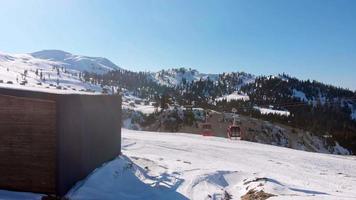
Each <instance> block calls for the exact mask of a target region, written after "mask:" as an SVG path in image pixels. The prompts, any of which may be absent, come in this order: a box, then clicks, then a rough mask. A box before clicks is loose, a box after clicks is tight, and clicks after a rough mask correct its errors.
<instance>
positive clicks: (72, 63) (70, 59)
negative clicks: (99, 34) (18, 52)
mask: <svg viewBox="0 0 356 200" xmlns="http://www.w3.org/2000/svg"><path fill="white" fill-rule="evenodd" d="M30 55H31V56H33V57H35V58H39V59H44V60H50V61H55V62H59V63H62V64H63V65H64V66H65V67H68V68H70V69H74V70H78V71H89V72H94V73H99V74H102V73H106V72H108V71H110V70H119V69H120V67H118V66H117V65H115V64H114V63H113V62H111V61H110V60H109V59H107V58H102V57H89V56H79V55H73V54H71V53H68V52H65V51H61V50H43V51H38V52H34V53H31V54H30Z"/></svg>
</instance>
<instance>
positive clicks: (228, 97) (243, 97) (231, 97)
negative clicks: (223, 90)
mask: <svg viewBox="0 0 356 200" xmlns="http://www.w3.org/2000/svg"><path fill="white" fill-rule="evenodd" d="M222 100H226V101H227V102H230V101H232V100H242V101H249V100H250V97H249V96H248V95H246V94H239V93H238V92H233V93H231V94H229V95H224V96H222V97H219V98H216V101H222Z"/></svg>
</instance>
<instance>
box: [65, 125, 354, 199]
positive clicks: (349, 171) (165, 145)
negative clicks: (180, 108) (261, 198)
mask: <svg viewBox="0 0 356 200" xmlns="http://www.w3.org/2000/svg"><path fill="white" fill-rule="evenodd" d="M122 147H123V155H122V156H120V157H119V158H117V159H115V160H113V161H111V162H109V163H107V164H106V165H104V166H103V167H101V168H99V169H98V170H96V171H95V172H94V173H93V174H92V175H90V176H89V177H88V178H87V179H86V180H85V181H83V182H82V183H79V184H77V187H74V188H73V189H72V190H71V191H70V192H69V193H68V197H70V198H71V199H75V200H81V199H83V200H84V199H85V200H87V199H108V200H110V199H112V200H114V199H157V200H158V199H182V200H183V199H206V200H208V199H216V200H218V199H240V197H241V196H244V195H245V198H246V199H254V198H252V197H251V196H253V194H255V195H257V194H260V193H258V192H259V191H264V192H265V193H268V194H272V195H274V196H273V197H271V198H270V199H271V200H272V199H283V200H285V199H310V200H311V199H340V200H342V199H354V198H356V192H355V191H356V188H355V183H356V179H355V178H356V177H355V176H354V175H355V174H356V171H355V170H356V162H355V161H356V160H355V157H345V156H335V155H327V154H319V153H308V152H303V151H296V150H292V149H288V148H282V147H275V146H270V145H263V144H256V143H251V142H245V141H231V140H227V139H224V138H214V137H202V136H198V135H191V134H184V133H175V134H172V133H154V132H140V131H131V130H126V129H123V146H122ZM249 191H250V198H247V196H246V193H248V192H249ZM253 191H254V192H253ZM228 197H231V198H228Z"/></svg>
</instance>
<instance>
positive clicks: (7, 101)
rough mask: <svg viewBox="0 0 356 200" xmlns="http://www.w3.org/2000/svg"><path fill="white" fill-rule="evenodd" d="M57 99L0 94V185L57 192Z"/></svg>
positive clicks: (6, 187) (42, 191) (17, 188)
mask: <svg viewBox="0 0 356 200" xmlns="http://www.w3.org/2000/svg"><path fill="white" fill-rule="evenodd" d="M55 179H56V102H55V101H50V100H41V99H34V98H24V97H15V96H8V95H0V188H3V189H4V188H5V189H10V190H19V191H31V192H41V193H44V192H45V193H55V192H56V180H55Z"/></svg>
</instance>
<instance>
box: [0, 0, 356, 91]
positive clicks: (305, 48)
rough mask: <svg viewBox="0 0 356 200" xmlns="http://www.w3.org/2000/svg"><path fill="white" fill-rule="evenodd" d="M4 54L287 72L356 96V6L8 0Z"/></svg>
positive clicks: (339, 2) (289, 1) (345, 2)
mask: <svg viewBox="0 0 356 200" xmlns="http://www.w3.org/2000/svg"><path fill="white" fill-rule="evenodd" d="M0 27H1V28H0V51H3V52H10V53H24V52H33V51H38V50H43V49H61V50H65V51H68V52H71V53H74V54H79V55H88V56H102V57H107V58H109V59H110V60H112V61H113V62H114V63H116V64H117V65H119V66H121V67H123V68H126V69H130V70H134V71H148V70H149V71H157V70H159V69H164V68H171V67H191V68H195V69H198V70H199V71H202V72H207V73H219V72H223V71H246V72H249V73H253V74H256V75H260V74H276V73H282V72H286V73H288V74H290V75H292V76H296V77H298V78H302V79H308V78H310V79H316V80H319V81H322V82H326V83H331V84H334V85H337V86H343V87H348V88H351V89H356V1H355V0H268V1H267V0H259V1H257V0H244V1H239V0H231V1H228V0H126V1H122V0H97V1H95V0H77V1H76V0H0Z"/></svg>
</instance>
